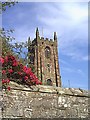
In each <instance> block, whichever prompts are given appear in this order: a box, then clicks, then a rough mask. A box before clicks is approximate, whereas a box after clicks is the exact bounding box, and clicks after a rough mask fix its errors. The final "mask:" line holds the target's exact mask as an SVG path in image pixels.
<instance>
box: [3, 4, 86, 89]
mask: <svg viewBox="0 0 90 120" xmlns="http://www.w3.org/2000/svg"><path fill="white" fill-rule="evenodd" d="M2 27H4V28H5V29H14V30H15V32H14V33H13V34H12V36H13V37H15V40H16V42H20V41H21V42H22V41H27V39H28V37H29V36H30V38H31V40H33V39H34V38H35V31H36V27H38V28H39V32H40V36H41V37H42V36H43V37H45V38H49V39H50V38H51V39H53V32H57V37H58V56H59V66H60V74H61V78H62V87H73V88H82V89H88V2H19V3H18V4H16V5H15V6H12V7H10V8H7V9H6V11H5V12H3V14H2ZM42 31H43V32H42Z"/></svg>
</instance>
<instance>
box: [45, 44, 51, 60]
mask: <svg viewBox="0 0 90 120" xmlns="http://www.w3.org/2000/svg"><path fill="white" fill-rule="evenodd" d="M50 56H51V50H50V48H49V47H48V46H47V47H46V48H45V57H46V58H50Z"/></svg>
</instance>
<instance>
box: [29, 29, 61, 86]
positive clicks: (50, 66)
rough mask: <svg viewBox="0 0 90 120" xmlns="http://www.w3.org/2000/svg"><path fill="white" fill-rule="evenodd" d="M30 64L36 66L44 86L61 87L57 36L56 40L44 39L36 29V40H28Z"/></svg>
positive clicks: (37, 74) (36, 72)
mask: <svg viewBox="0 0 90 120" xmlns="http://www.w3.org/2000/svg"><path fill="white" fill-rule="evenodd" d="M28 53H29V56H28V60H29V62H28V64H29V65H34V67H35V74H36V76H37V77H38V79H39V80H41V82H42V84H43V85H52V86H58V87H60V86H61V76H60V71H59V62H58V49H57V35H56V32H54V38H53V40H52V39H50V40H49V39H48V38H46V39H44V38H43V37H40V36H39V30H38V28H37V29H36V38H35V39H34V40H33V41H31V40H30V37H29V38H28Z"/></svg>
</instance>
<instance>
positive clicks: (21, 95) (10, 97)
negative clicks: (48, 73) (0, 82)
mask: <svg viewBox="0 0 90 120" xmlns="http://www.w3.org/2000/svg"><path fill="white" fill-rule="evenodd" d="M10 84H11V85H10V86H11V90H10V91H9V92H7V93H6V91H5V90H3V91H2V92H1V93H0V100H1V102H0V106H1V107H0V116H2V117H3V118H60V117H63V118H80V117H81V118H86V117H88V92H87V91H85V90H81V89H74V88H60V87H59V88H58V87H52V86H43V85H38V86H33V87H31V88H29V87H28V86H22V85H18V84H16V83H14V82H11V83H10Z"/></svg>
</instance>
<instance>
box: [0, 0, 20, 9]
mask: <svg viewBox="0 0 90 120" xmlns="http://www.w3.org/2000/svg"><path fill="white" fill-rule="evenodd" d="M15 3H18V2H17V1H16V0H14V1H12V0H7V2H2V3H0V6H2V11H5V10H6V7H11V6H14V5H15Z"/></svg>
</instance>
